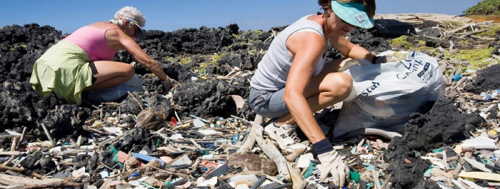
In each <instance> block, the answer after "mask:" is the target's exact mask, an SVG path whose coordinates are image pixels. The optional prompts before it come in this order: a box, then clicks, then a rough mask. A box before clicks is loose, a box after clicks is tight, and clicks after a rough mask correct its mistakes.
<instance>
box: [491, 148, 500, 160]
mask: <svg viewBox="0 0 500 189" xmlns="http://www.w3.org/2000/svg"><path fill="white" fill-rule="evenodd" d="M493 155H494V156H495V157H496V158H497V159H498V158H500V150H495V151H494V152H493Z"/></svg>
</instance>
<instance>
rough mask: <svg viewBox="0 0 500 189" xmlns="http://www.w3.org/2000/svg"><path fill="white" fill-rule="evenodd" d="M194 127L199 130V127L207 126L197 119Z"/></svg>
mask: <svg viewBox="0 0 500 189" xmlns="http://www.w3.org/2000/svg"><path fill="white" fill-rule="evenodd" d="M193 125H194V127H195V128H199V127H203V126H205V125H206V124H205V123H204V122H203V121H201V120H200V119H198V118H196V119H194V120H193Z"/></svg>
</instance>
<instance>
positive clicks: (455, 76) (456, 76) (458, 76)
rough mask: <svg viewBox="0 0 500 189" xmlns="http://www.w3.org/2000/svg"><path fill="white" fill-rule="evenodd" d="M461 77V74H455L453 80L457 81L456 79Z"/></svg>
mask: <svg viewBox="0 0 500 189" xmlns="http://www.w3.org/2000/svg"><path fill="white" fill-rule="evenodd" d="M462 77H463V76H462V74H456V75H454V76H453V80H455V81H458V80H460V79H462Z"/></svg>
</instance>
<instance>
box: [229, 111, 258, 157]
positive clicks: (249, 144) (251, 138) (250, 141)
mask: <svg viewBox="0 0 500 189" xmlns="http://www.w3.org/2000/svg"><path fill="white" fill-rule="evenodd" d="M262 121H263V118H262V116H260V115H256V116H255V120H254V121H253V124H252V128H251V129H250V133H248V137H247V139H246V140H245V142H244V143H243V145H242V146H241V148H240V149H238V151H236V153H237V154H244V153H247V152H248V151H250V150H251V149H252V148H253V146H254V145H255V139H256V138H257V136H262V132H263V131H264V129H263V128H262V126H261V125H260V124H261V123H262Z"/></svg>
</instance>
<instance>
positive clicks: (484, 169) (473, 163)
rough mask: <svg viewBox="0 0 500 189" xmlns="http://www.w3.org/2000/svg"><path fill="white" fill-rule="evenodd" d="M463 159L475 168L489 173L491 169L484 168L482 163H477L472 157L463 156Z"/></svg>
mask: <svg viewBox="0 0 500 189" xmlns="http://www.w3.org/2000/svg"><path fill="white" fill-rule="evenodd" d="M464 160H465V161H467V163H469V164H470V165H471V166H472V167H474V168H476V169H479V170H481V171H483V172H487V173H491V170H490V169H488V168H486V166H485V165H484V164H482V163H479V162H477V161H476V160H474V159H470V158H466V157H464Z"/></svg>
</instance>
